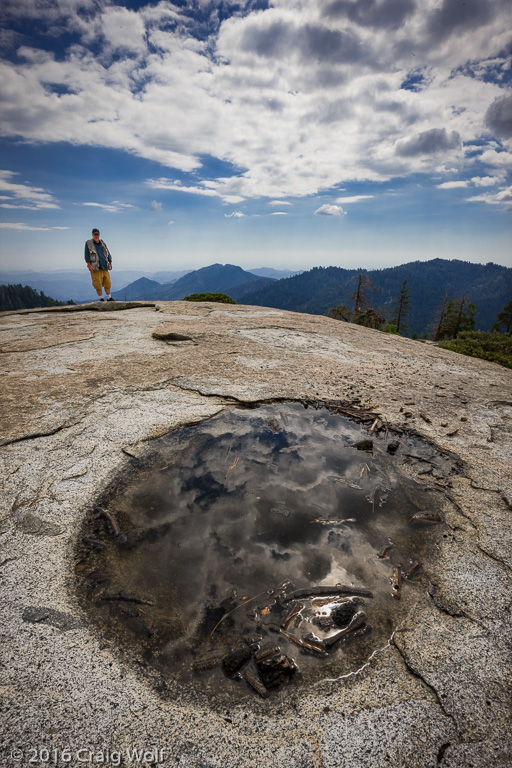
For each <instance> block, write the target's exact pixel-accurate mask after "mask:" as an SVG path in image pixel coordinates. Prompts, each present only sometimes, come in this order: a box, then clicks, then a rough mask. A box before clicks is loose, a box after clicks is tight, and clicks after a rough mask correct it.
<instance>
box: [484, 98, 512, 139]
mask: <svg viewBox="0 0 512 768" xmlns="http://www.w3.org/2000/svg"><path fill="white" fill-rule="evenodd" d="M485 120H486V123H487V125H488V127H489V128H490V129H491V130H492V132H493V133H494V135H495V136H498V137H499V138H502V139H510V138H511V137H512V94H510V96H502V97H501V98H499V99H495V101H493V103H492V104H491V106H490V107H489V109H488V110H487V112H486V114H485Z"/></svg>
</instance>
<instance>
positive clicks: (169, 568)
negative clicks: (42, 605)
mask: <svg viewBox="0 0 512 768" xmlns="http://www.w3.org/2000/svg"><path fill="white" fill-rule="evenodd" d="M363 437H367V433H365V432H364V430H363V429H362V428H361V427H360V426H359V425H357V424H354V423H352V422H350V421H348V420H347V419H345V418H343V417H340V416H338V415H332V414H330V413H328V412H326V411H325V410H322V411H313V410H311V409H305V408H304V407H303V406H301V405H298V404H286V405H283V404H281V405H278V406H265V407H261V408H258V409H254V410H250V411H248V410H236V409H233V410H231V411H229V412H228V413H223V414H222V415H220V416H217V417H215V418H213V419H211V420H209V421H207V422H204V423H202V424H200V425H198V426H195V427H191V428H188V429H184V430H181V431H179V432H175V433H171V434H170V435H168V436H167V437H164V438H160V439H159V440H157V441H154V449H155V450H154V452H153V453H152V454H151V456H150V457H149V459H148V460H147V461H145V462H144V464H143V466H141V467H140V468H138V469H137V470H134V471H133V472H132V473H131V474H130V476H129V477H128V478H126V479H122V480H120V481H119V482H118V483H117V484H116V486H115V487H114V488H113V489H112V490H111V492H109V493H108V494H107V495H106V496H104V497H103V498H102V504H103V506H106V507H108V510H109V511H110V512H111V513H112V514H113V515H114V517H115V518H116V519H117V520H118V521H119V525H120V528H121V534H120V535H118V536H106V535H104V537H103V541H104V542H106V543H107V545H108V546H107V549H106V550H105V551H103V550H102V551H101V552H97V553H94V552H93V553H92V554H90V555H89V559H88V563H90V565H91V568H90V570H91V571H93V569H96V571H97V569H99V568H101V573H103V574H107V576H108V579H109V580H108V579H107V577H105V579H104V581H103V582H100V583H99V584H97V585H96V588H95V589H93V590H92V592H93V594H92V595H91V598H92V603H90V605H92V608H91V610H92V612H93V614H94V616H95V617H97V618H98V619H99V620H101V621H102V622H103V623H105V621H106V622H107V624H109V625H110V623H111V625H112V629H113V630H114V629H115V630H119V631H122V632H124V631H125V630H126V631H128V632H132V631H135V633H137V632H138V631H139V630H140V632H141V633H142V636H141V637H140V638H139V642H140V643H141V644H142V646H143V647H144V649H145V654H146V658H147V659H148V660H149V661H150V663H152V664H154V665H156V666H157V667H158V668H160V669H163V670H164V671H165V673H166V674H167V675H168V676H169V677H172V678H174V679H177V680H178V681H179V682H180V683H181V684H182V685H183V686H185V687H187V686H188V685H193V686H194V688H195V689H203V690H204V691H205V692H206V693H207V694H208V695H210V696H211V695H214V694H216V695H220V696H221V697H222V696H223V695H224V693H222V691H224V692H225V694H227V695H228V696H229V697H230V699H231V700H236V699H238V698H242V697H244V696H254V695H255V694H254V692H253V691H251V688H250V687H249V686H248V685H246V683H244V682H241V683H239V684H237V683H236V682H234V681H232V680H229V679H227V678H226V677H225V675H223V673H222V671H221V670H220V669H211V671H201V672H200V673H199V672H197V671H194V670H193V668H192V667H193V664H194V662H195V663H196V665H198V667H197V666H196V669H197V668H202V667H206V668H208V664H209V663H210V662H211V663H210V666H215V663H214V661H211V658H212V656H213V657H215V656H217V657H220V656H223V655H224V654H226V652H227V650H228V649H229V648H230V647H233V648H235V649H237V653H239V654H241V655H242V656H243V655H244V654H245V650H243V651H242V649H247V648H251V647H252V652H254V650H255V649H257V648H258V647H260V648H261V647H262V646H265V645H266V644H268V643H272V644H273V645H276V644H278V645H279V646H280V648H281V652H282V654H284V655H285V656H284V658H288V662H289V664H292V662H291V660H294V661H295V663H296V665H297V668H298V671H297V673H296V674H292V671H293V670H292V671H290V669H289V667H287V666H286V664H288V662H284V661H283V662H281V664H282V665H284V667H283V669H285V668H286V674H287V675H288V677H289V678H290V680H291V681H292V682H291V684H292V685H293V686H294V687H295V686H300V685H305V684H306V685H307V684H310V683H312V682H314V681H317V680H320V679H322V678H332V677H340V676H341V675H343V674H347V673H350V672H351V671H352V670H354V669H356V668H357V667H359V666H361V665H362V664H364V663H365V662H366V661H367V660H368V658H369V657H370V656H371V654H372V653H373V652H374V651H375V649H376V648H378V647H380V646H382V645H384V644H385V643H386V642H387V640H388V639H389V637H390V634H391V632H392V628H393V627H394V626H396V624H397V621H399V619H400V617H401V616H402V615H403V612H404V611H405V610H406V609H407V605H408V604H410V601H411V599H413V595H414V591H415V589H417V588H418V587H417V585H416V584H415V583H414V582H412V583H407V581H405V582H404V585H403V586H404V589H403V592H402V600H400V602H398V600H396V599H393V597H392V594H391V583H390V578H391V576H392V572H393V569H395V572H396V564H397V563H402V565H403V568H404V570H407V569H408V568H410V567H411V565H412V563H413V562H414V561H416V560H418V561H421V559H422V555H421V546H422V542H423V541H424V538H425V532H424V531H423V530H419V529H418V528H414V529H412V527H411V525H410V523H409V519H410V518H411V516H412V515H413V514H414V513H416V512H418V510H424V509H426V508H427V507H426V505H427V504H428V505H429V506H428V509H431V510H433V506H432V501H430V502H426V501H425V498H427V499H431V496H432V495H433V494H429V495H427V494H425V492H424V490H423V488H421V487H420V486H418V485H417V484H416V483H414V482H413V481H412V480H410V479H407V478H406V477H405V475H403V474H400V472H399V466H400V461H399V454H398V455H397V457H394V456H391V455H389V454H388V453H387V452H386V445H387V443H386V441H385V440H384V439H379V440H375V445H374V450H373V452H364V451H360V450H356V449H355V448H354V447H353V445H354V444H355V443H357V442H358V441H360V440H361V439H362V438H363ZM390 441H391V437H390ZM406 442H407V441H405V439H404V441H403V443H404V445H405V443H406ZM411 445H412V441H408V450H409V452H410V451H411V450H412V449H411ZM404 450H405V449H404ZM420 450H421V446H418V444H417V443H414V451H415V452H416V453H417V452H418V451H420ZM429 455H431V450H430V449H429ZM434 511H435V510H434ZM106 522H108V521H106V520H105V519H103V521H101V520H100V521H98V520H93V521H92V523H90V524H89V527H88V530H87V533H89V534H91V533H95V535H97V536H101V535H102V533H103V534H104V533H105V531H106V527H107V526H106ZM94 526H96V527H94ZM429 535H431V529H430V533H429ZM340 584H341V585H344V586H345V587H347V589H346V590H345V591H343V592H341V593H340V594H338V595H334V594H333V590H327V592H329V594H327V595H325V594H322V590H321V589H317V588H320V587H325V586H330V587H333V586H334V585H340ZM312 588H314V589H312ZM120 590H122V591H124V593H125V595H126V594H128V595H129V594H130V593H131V594H132V595H138V596H141V597H143V598H144V597H146V598H150V600H149V602H152V605H144V604H140V603H139V604H137V603H135V602H133V601H130V600H128V599H124V600H123V599H122V598H121V599H116V595H117V597H119V591H120ZM323 591H324V592H325V591H326V590H325V589H324V590H323ZM338 591H339V590H338ZM368 591H370V592H371V593H372V595H373V597H367V596H366V593H367V592H368ZM315 592H317V594H315ZM102 596H103V597H102ZM354 596H358V597H355V598H354V599H353V600H351V602H350V604H349V606H347V598H351V597H352V598H353V597H354ZM343 606H345V608H343ZM334 608H335V609H336V611H332V609H334ZM342 608H343V609H342ZM352 608H353V610H352ZM293 611H295V613H293ZM331 612H332V614H331ZM361 612H364V614H366V618H365V620H363V619H361V618H357V617H360V614H361ZM290 613H291V614H292V615H291V616H290ZM336 616H338V622H337V623H336V622H335V621H334V619H335V618H336ZM354 616H355V617H356V619H354ZM353 620H355V621H356V623H357V627H355V625H354V627H355V631H354V632H349V633H346V636H343V637H342V638H341V639H339V641H338V642H336V643H334V644H333V645H332V646H331V647H330V648H329V650H328V652H323V653H322V654H320V653H318V652H315V649H314V648H311V647H309V648H308V644H309V645H310V646H314V645H317V646H318V647H319V648H320V649H321V650H322V651H323V643H321V642H320V643H319V641H323V640H328V639H329V638H332V637H334V636H335V635H337V633H339V632H340V631H341V632H342V633H343V632H344V629H343V627H344V626H346V625H347V624H349V623H350V622H351V621H353ZM120 622H121V624H120ZM281 623H283V627H282V628H281V629H282V631H281V633H280V634H276V632H277V631H278V630H279V625H281ZM271 625H273V626H271ZM120 626H121V627H124V629H123V630H120ZM370 627H371V630H372V631H371V632H370ZM283 632H286V633H287V635H288V637H287V636H286V635H285V634H283ZM311 633H312V634H311ZM290 637H291V638H292V639H290ZM304 637H305V638H306V639H305V640H304V641H303V647H302V648H301V647H299V646H298V645H297V644H296V643H295V640H297V639H298V640H300V639H301V638H304ZM304 646H305V647H304ZM250 656H251V653H249V657H250ZM204 659H207V661H206V663H205V664H202V660H204ZM250 664H251V665H253V666H250V667H248V668H247V669H248V671H249V672H250V673H251V674H253V673H255V672H256V669H255V667H254V660H252V661H251V662H250ZM263 666H264V665H263ZM241 668H243V665H242V666H241ZM262 668H263V667H260V670H261V669H262ZM272 672H273V673H274V672H275V670H272ZM236 673H237V670H234V672H233V675H234V676H235V677H236ZM283 674H284V673H283ZM282 679H284V678H282ZM286 679H288V678H286ZM249 682H250V680H249Z"/></svg>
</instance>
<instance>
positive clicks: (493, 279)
mask: <svg viewBox="0 0 512 768" xmlns="http://www.w3.org/2000/svg"><path fill="white" fill-rule="evenodd" d="M361 271H365V272H366V273H367V274H368V275H369V277H370V278H371V280H372V281H373V283H374V284H375V285H376V287H377V288H378V289H379V291H378V292H375V293H372V294H371V300H372V304H373V306H375V307H382V308H383V309H384V310H386V309H390V307H391V304H392V302H393V300H394V298H395V296H396V293H397V291H398V289H399V288H400V285H401V284H402V282H403V281H404V280H407V287H408V289H409V291H410V293H411V310H410V313H409V318H408V326H409V331H410V332H411V333H413V332H416V333H418V334H421V333H423V332H424V331H425V330H428V329H429V327H431V326H432V324H433V323H435V321H436V318H438V317H439V313H440V310H441V307H442V304H443V301H444V297H445V294H448V299H452V298H457V297H461V296H462V295H463V294H464V295H465V296H466V298H468V299H469V300H470V301H472V302H473V303H474V304H475V305H476V308H477V314H476V326H475V327H476V329H477V330H484V331H485V330H489V329H490V328H491V326H492V324H493V323H494V322H495V320H496V316H497V314H498V312H499V311H500V310H501V309H503V307H504V305H505V304H506V303H507V302H508V301H510V298H511V297H512V268H510V267H503V266H500V265H499V264H493V263H488V264H473V263H471V262H465V261H460V260H457V259H453V260H447V259H433V260H431V261H414V262H410V263H408V264H402V265H400V266H397V267H388V268H386V269H374V270H360V269H343V268H341V267H314V268H313V269H311V270H309V271H307V272H302V274H300V275H295V276H293V277H289V278H286V279H284V280H279V281H277V282H276V283H274V284H273V285H270V286H266V287H265V288H263V289H261V290H258V291H254V292H251V293H249V294H247V295H246V296H245V297H244V302H245V303H246V304H256V305H258V306H265V307H275V308H276V309H288V310H292V311H294V312H308V313H311V314H317V315H323V314H325V313H326V312H327V310H329V309H331V307H335V306H337V305H339V304H346V305H347V306H349V308H350V306H351V304H352V306H353V302H352V303H351V300H350V294H351V293H353V291H354V290H355V286H356V280H355V278H356V276H357V275H358V274H359V272H361Z"/></svg>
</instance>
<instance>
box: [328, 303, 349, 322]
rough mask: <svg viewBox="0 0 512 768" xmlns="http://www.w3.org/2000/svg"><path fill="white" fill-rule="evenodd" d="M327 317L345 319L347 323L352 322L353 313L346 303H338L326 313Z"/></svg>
mask: <svg viewBox="0 0 512 768" xmlns="http://www.w3.org/2000/svg"><path fill="white" fill-rule="evenodd" d="M325 314H326V316H327V317H332V318H333V320H344V321H345V322H346V323H350V320H351V317H352V313H351V312H350V309H349V308H348V307H346V306H345V304H338V306H337V307H332V309H329V310H328V311H327V312H326V313H325Z"/></svg>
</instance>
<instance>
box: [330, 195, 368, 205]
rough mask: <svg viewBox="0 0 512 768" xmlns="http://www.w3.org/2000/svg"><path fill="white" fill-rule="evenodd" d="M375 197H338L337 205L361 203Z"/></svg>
mask: <svg viewBox="0 0 512 768" xmlns="http://www.w3.org/2000/svg"><path fill="white" fill-rule="evenodd" d="M372 198H373V195H351V196H349V197H338V198H337V200H336V202H337V203H360V202H361V200H371V199H372Z"/></svg>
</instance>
